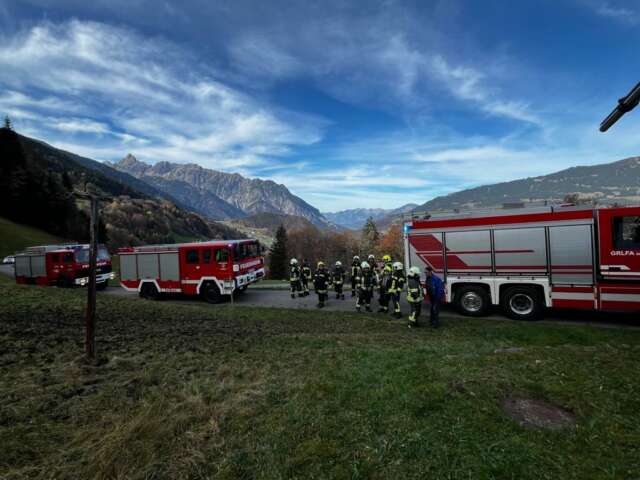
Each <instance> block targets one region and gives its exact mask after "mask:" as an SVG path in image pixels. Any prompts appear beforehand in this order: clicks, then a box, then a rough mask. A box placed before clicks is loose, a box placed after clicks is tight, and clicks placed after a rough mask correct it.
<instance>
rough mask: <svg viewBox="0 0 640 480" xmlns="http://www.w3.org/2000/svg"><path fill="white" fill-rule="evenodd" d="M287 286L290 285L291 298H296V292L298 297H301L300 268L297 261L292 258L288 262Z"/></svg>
mask: <svg viewBox="0 0 640 480" xmlns="http://www.w3.org/2000/svg"><path fill="white" fill-rule="evenodd" d="M289 265H290V267H291V268H290V269H289V284H290V285H291V298H296V292H298V296H299V297H302V295H303V294H302V284H301V283H300V267H299V266H298V260H296V259H295V258H292V259H291V261H290V262H289Z"/></svg>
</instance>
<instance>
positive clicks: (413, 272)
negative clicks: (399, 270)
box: [409, 267, 420, 277]
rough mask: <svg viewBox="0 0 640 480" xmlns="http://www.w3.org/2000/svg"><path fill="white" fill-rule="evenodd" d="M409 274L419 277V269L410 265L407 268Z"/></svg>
mask: <svg viewBox="0 0 640 480" xmlns="http://www.w3.org/2000/svg"><path fill="white" fill-rule="evenodd" d="M409 275H411V276H414V277H419V276H420V269H419V268H418V267H411V268H410V269H409Z"/></svg>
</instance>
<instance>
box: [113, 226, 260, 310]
mask: <svg viewBox="0 0 640 480" xmlns="http://www.w3.org/2000/svg"><path fill="white" fill-rule="evenodd" d="M118 253H119V254H120V278H121V282H120V284H121V285H122V287H123V288H125V289H126V290H129V291H136V292H139V294H140V296H141V297H143V298H150V299H155V298H158V297H159V296H160V294H162V293H183V294H185V295H199V296H201V297H202V298H203V299H204V300H206V301H207V302H209V303H218V302H220V301H222V300H223V299H224V297H225V296H227V295H232V294H233V293H234V292H236V291H239V292H242V291H244V290H246V288H247V287H248V286H249V285H250V284H252V283H255V282H257V281H258V280H260V279H261V278H262V277H264V257H263V256H262V247H261V245H260V243H259V242H258V241H256V240H252V239H248V240H216V241H208V242H197V243H181V244H170V245H149V246H145V247H130V248H122V249H120V250H119V252H118Z"/></svg>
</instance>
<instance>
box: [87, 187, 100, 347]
mask: <svg viewBox="0 0 640 480" xmlns="http://www.w3.org/2000/svg"><path fill="white" fill-rule="evenodd" d="M89 202H90V220H89V237H90V240H89V286H88V288H87V314H86V317H85V324H86V330H85V341H84V348H85V353H86V355H87V358H90V359H95V358H96V264H97V258H98V198H97V197H96V196H95V195H89Z"/></svg>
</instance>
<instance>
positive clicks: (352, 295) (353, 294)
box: [351, 290, 356, 298]
mask: <svg viewBox="0 0 640 480" xmlns="http://www.w3.org/2000/svg"><path fill="white" fill-rule="evenodd" d="M355 296H356V292H354V291H353V290H351V298H353V297H355Z"/></svg>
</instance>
